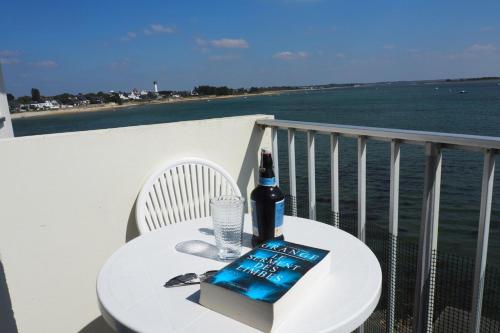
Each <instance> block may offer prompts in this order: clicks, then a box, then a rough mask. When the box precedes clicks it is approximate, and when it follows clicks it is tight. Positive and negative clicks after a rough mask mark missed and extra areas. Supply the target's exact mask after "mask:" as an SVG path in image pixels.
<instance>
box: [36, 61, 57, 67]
mask: <svg viewBox="0 0 500 333" xmlns="http://www.w3.org/2000/svg"><path fill="white" fill-rule="evenodd" d="M30 65H31V66H34V67H39V68H55V67H57V66H59V64H58V63H57V62H55V61H54V60H40V61H35V62H30Z"/></svg>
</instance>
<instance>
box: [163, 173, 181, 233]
mask: <svg viewBox="0 0 500 333" xmlns="http://www.w3.org/2000/svg"><path fill="white" fill-rule="evenodd" d="M165 179H166V180H167V185H168V186H167V189H168V196H169V198H170V201H171V203H172V211H173V213H174V221H173V223H177V222H178V221H180V220H181V217H180V215H179V205H178V204H177V197H176V196H175V189H174V182H173V179H172V171H171V170H168V171H167V172H165Z"/></svg>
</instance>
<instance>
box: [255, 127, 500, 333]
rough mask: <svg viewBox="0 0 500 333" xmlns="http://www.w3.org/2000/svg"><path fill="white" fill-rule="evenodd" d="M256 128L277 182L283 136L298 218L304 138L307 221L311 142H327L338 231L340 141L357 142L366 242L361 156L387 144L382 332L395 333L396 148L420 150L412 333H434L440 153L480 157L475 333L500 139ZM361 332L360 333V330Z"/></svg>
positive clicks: (311, 205) (311, 206)
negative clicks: (300, 140)
mask: <svg viewBox="0 0 500 333" xmlns="http://www.w3.org/2000/svg"><path fill="white" fill-rule="evenodd" d="M257 124H258V125H260V126H262V127H269V128H271V133H272V134H271V136H272V148H273V153H274V155H275V158H274V159H275V161H276V162H275V163H276V165H275V169H276V170H275V171H276V177H277V178H279V165H278V130H285V131H287V132H288V144H287V146H288V164H289V165H288V173H289V191H290V197H291V199H292V200H291V210H290V211H291V214H293V215H297V203H296V197H297V181H296V168H295V136H296V132H305V133H306V135H307V168H308V210H309V212H308V213H309V218H311V219H316V183H315V173H316V172H315V142H316V135H326V136H329V139H330V159H331V170H330V171H331V213H332V217H333V219H332V224H333V225H334V226H336V227H339V222H340V208H339V137H350V138H355V139H356V140H357V236H358V238H359V239H360V240H362V241H363V242H365V241H366V154H367V141H368V140H375V141H383V142H387V143H389V144H390V150H391V157H390V193H389V201H390V202H389V225H388V230H389V234H390V235H389V238H388V239H389V244H388V252H389V253H388V258H389V260H388V271H387V285H386V286H387V290H386V293H387V311H386V314H387V315H386V318H385V330H386V331H387V332H395V331H398V329H397V328H396V321H395V313H396V307H397V304H396V279H397V274H396V269H397V265H398V261H397V260H396V258H397V256H398V253H397V252H398V217H399V214H398V212H399V182H400V181H399V178H400V177H399V175H400V148H401V146H402V145H420V146H424V147H425V161H426V162H425V164H426V165H425V174H424V188H423V203H422V214H421V223H420V235H419V241H418V256H417V267H416V277H415V294H414V303H413V316H412V317H413V321H412V330H413V332H415V333H421V332H433V320H432V318H433V317H434V314H433V309H434V307H433V301H434V295H435V285H436V281H435V279H436V259H435V256H436V253H437V240H438V223H439V219H438V218H439V203H440V192H441V166H442V160H443V156H442V150H443V149H445V148H448V149H459V150H465V151H480V152H482V153H483V155H484V164H483V174H482V190H481V201H480V216H479V221H478V236H477V248H476V255H475V264H474V265H475V266H474V273H473V281H472V286H471V288H472V289H471V290H472V301H471V302H470V304H469V311H467V312H470V314H468V315H467V324H466V325H467V326H468V327H467V330H468V331H469V332H471V333H473V332H479V331H480V328H481V311H482V304H483V290H484V284H485V274H486V259H487V250H488V235H489V230H490V216H491V206H492V189H493V180H494V173H495V155H496V153H497V151H498V149H500V138H496V137H488V136H474V135H460V134H445V133H435V132H422V131H408V130H394V129H385V128H371V127H358V126H344V125H333V124H321V123H308V122H297V121H284V120H273V119H265V120H258V121H257ZM360 331H361V332H362V331H363V327H361V328H360Z"/></svg>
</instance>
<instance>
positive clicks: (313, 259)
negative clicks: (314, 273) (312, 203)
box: [204, 240, 330, 304]
mask: <svg viewBox="0 0 500 333" xmlns="http://www.w3.org/2000/svg"><path fill="white" fill-rule="evenodd" d="M329 252H330V251H327V250H322V249H318V248H314V247H310V246H305V245H300V244H295V243H290V242H287V241H282V240H269V241H267V242H264V243H262V244H261V245H260V246H258V247H256V248H254V249H253V250H252V251H250V252H248V253H247V254H245V255H243V256H242V257H240V258H239V259H237V260H235V261H234V262H232V263H231V264H229V265H227V266H226V267H224V268H223V269H221V270H220V271H219V272H217V273H216V274H215V275H214V276H212V277H211V278H209V279H208V280H206V281H204V282H205V283H208V284H212V285H215V286H219V287H222V288H225V289H228V290H230V291H233V292H235V293H239V294H241V295H243V296H246V297H248V298H249V299H251V300H255V301H262V302H266V303H270V304H273V303H275V302H277V301H278V300H279V299H280V298H281V297H282V296H283V295H285V294H286V293H287V292H288V291H289V290H290V289H291V288H292V287H293V286H294V285H295V284H296V283H297V282H298V281H299V280H300V279H301V278H302V277H303V276H304V275H305V274H306V273H307V272H308V271H309V270H311V269H312V268H313V267H314V266H316V265H317V264H318V263H319V262H320V261H321V260H323V259H324V258H325V257H326V256H327V255H328V254H329Z"/></svg>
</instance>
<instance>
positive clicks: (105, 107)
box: [11, 90, 295, 119]
mask: <svg viewBox="0 0 500 333" xmlns="http://www.w3.org/2000/svg"><path fill="white" fill-rule="evenodd" d="M292 91H295V90H280V91H266V92H262V93H258V94H243V95H228V96H203V97H190V98H175V99H160V100H153V101H146V102H125V103H123V104H122V105H119V104H116V103H107V104H92V105H88V106H83V107H74V108H66V109H58V110H46V111H27V112H21V113H14V114H11V118H12V119H19V118H31V117H46V116H55V115H64V114H75V113H86V112H98V111H118V110H121V109H125V108H130V107H134V106H140V105H154V104H172V103H185V102H196V101H206V100H214V99H229V98H242V97H251V96H262V95H279V94H280V93H283V92H292Z"/></svg>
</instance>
